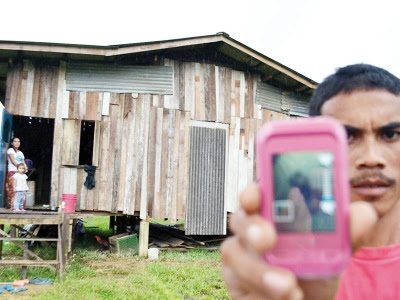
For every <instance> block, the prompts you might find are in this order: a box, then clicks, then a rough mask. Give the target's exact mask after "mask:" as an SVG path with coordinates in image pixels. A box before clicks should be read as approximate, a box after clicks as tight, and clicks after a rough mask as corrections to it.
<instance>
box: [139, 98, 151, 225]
mask: <svg viewBox="0 0 400 300" xmlns="http://www.w3.org/2000/svg"><path fill="white" fill-rule="evenodd" d="M150 101H151V96H150V95H143V99H142V102H143V109H142V112H143V120H142V124H143V126H144V128H143V168H142V186H141V195H140V218H141V219H142V220H146V218H147V216H148V205H147V190H148V185H147V183H148V177H149V174H148V154H149V136H150V132H149V130H150V125H149V120H150ZM150 147H152V145H151V146H150Z"/></svg>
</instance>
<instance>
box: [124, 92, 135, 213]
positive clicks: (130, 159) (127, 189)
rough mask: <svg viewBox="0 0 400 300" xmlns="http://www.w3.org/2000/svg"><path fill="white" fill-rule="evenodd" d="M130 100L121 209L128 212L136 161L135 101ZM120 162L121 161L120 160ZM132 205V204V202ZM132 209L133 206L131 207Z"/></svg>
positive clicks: (131, 197)
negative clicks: (130, 108) (130, 107)
mask: <svg viewBox="0 0 400 300" xmlns="http://www.w3.org/2000/svg"><path fill="white" fill-rule="evenodd" d="M130 99H131V97H130ZM131 101H132V110H130V111H128V114H127V116H126V117H127V119H126V125H125V127H126V130H127V135H126V136H127V143H126V144H127V150H126V158H125V163H126V166H125V181H124V183H125V186H124V194H123V206H122V209H121V208H120V209H121V210H123V212H124V213H126V214H127V213H129V212H130V211H131V201H132V199H134V197H133V195H132V192H131V191H132V186H133V184H134V178H133V168H134V164H135V163H136V156H137V153H136V152H135V142H136V136H135V133H136V115H137V113H136V111H137V109H136V107H137V101H133V100H132V99H131ZM121 163H122V161H121ZM133 206H134V204H133ZM132 210H133V211H134V208H133V209H132Z"/></svg>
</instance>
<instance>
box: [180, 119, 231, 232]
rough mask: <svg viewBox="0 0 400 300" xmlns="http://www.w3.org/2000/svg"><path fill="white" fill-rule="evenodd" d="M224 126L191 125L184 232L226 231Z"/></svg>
mask: <svg viewBox="0 0 400 300" xmlns="http://www.w3.org/2000/svg"><path fill="white" fill-rule="evenodd" d="M226 133H227V131H226V129H220V128H204V127H196V126H191V127H190V158H189V189H188V198H187V209H186V223H185V227H186V228H185V230H186V234H197V235H213V234H215V235H218V234H225V231H226V225H225V220H226V219H225V211H224V210H225V208H224V191H225V158H226Z"/></svg>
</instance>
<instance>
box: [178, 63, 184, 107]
mask: <svg viewBox="0 0 400 300" xmlns="http://www.w3.org/2000/svg"><path fill="white" fill-rule="evenodd" d="M177 93H178V98H179V99H178V100H179V107H178V109H180V110H185V63H183V62H179V86H178V90H177Z"/></svg>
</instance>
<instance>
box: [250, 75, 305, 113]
mask: <svg viewBox="0 0 400 300" xmlns="http://www.w3.org/2000/svg"><path fill="white" fill-rule="evenodd" d="M255 102H256V103H257V104H260V105H261V106H262V107H263V108H266V109H269V110H273V111H277V112H280V113H287V114H290V115H296V116H302V117H307V116H308V103H309V99H306V98H300V97H296V96H293V95H287V94H286V93H283V92H282V91H281V90H280V89H278V88H276V87H273V86H270V85H268V84H266V83H264V82H257V90H256V99H255Z"/></svg>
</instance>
